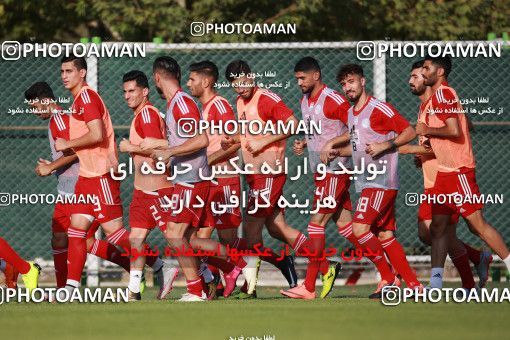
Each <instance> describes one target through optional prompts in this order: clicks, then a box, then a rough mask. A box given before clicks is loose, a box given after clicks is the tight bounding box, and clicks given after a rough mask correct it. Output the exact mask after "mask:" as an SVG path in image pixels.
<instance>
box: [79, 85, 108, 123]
mask: <svg viewBox="0 0 510 340" xmlns="http://www.w3.org/2000/svg"><path fill="white" fill-rule="evenodd" d="M79 109H82V110H83V120H84V121H85V123H88V122H90V121H92V120H94V119H101V118H102V117H103V103H102V101H101V98H99V95H98V94H97V93H95V92H93V91H89V90H85V91H83V92H82V93H81V95H80V105H79Z"/></svg>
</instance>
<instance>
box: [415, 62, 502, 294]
mask: <svg viewBox="0 0 510 340" xmlns="http://www.w3.org/2000/svg"><path fill="white" fill-rule="evenodd" d="M451 69H452V64H451V60H450V58H448V57H429V56H428V57H426V58H425V62H424V64H423V68H422V70H421V73H422V76H423V79H424V84H425V85H426V86H430V88H431V90H432V95H431V96H430V98H429V99H428V101H427V104H426V105H427V106H428V109H427V110H426V112H425V114H426V116H425V121H424V122H421V121H420V122H418V123H417V125H416V132H417V134H418V135H420V136H424V137H427V138H428V139H429V140H430V145H431V146H432V149H433V150H434V154H435V156H436V159H437V166H438V173H437V176H436V180H435V183H434V187H433V188H432V191H431V194H433V195H436V196H438V195H445V197H448V196H449V197H452V195H461V197H462V202H460V203H459V202H457V204H456V202H453V201H452V202H447V203H446V204H436V203H433V204H432V224H431V225H430V236H431V243H432V253H431V262H432V263H431V265H432V271H431V277H430V287H431V288H441V287H442V285H443V270H444V262H445V260H446V254H447V252H448V247H449V245H450V244H452V243H453V242H455V238H456V236H455V225H452V224H451V223H450V218H451V215H453V214H455V213H459V214H460V215H461V216H462V217H463V218H464V220H465V221H466V222H467V224H468V225H469V226H470V228H471V230H473V231H474V232H475V233H476V234H477V235H479V237H480V238H481V239H482V240H483V241H485V243H487V244H488V245H489V247H491V248H492V250H494V252H495V253H496V254H497V255H498V256H499V257H500V258H501V259H502V260H503V262H504V263H505V265H506V267H507V269H510V253H509V251H508V247H507V246H506V244H505V242H504V240H503V238H502V237H501V235H500V233H499V232H498V231H497V230H496V229H495V228H494V227H493V226H492V225H490V224H489V223H487V221H486V220H485V218H484V217H483V213H482V208H483V204H482V203H480V202H478V201H476V202H473V198H474V197H476V196H480V190H479V188H478V185H477V183H476V176H475V158H474V154H473V148H472V145H471V136H470V133H469V128H468V121H467V118H466V115H465V114H464V110H463V108H462V105H461V104H460V100H459V97H458V96H457V93H456V92H455V90H454V89H453V88H452V87H450V86H449V84H448V76H449V74H450V71H451ZM486 261H488V260H486ZM489 261H490V260H489ZM481 281H482V280H481ZM485 281H486V280H485ZM482 283H483V282H482Z"/></svg>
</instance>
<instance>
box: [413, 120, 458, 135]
mask: <svg viewBox="0 0 510 340" xmlns="http://www.w3.org/2000/svg"><path fill="white" fill-rule="evenodd" d="M444 124H445V125H444V126H443V127H440V128H432V127H428V126H427V125H425V124H423V123H421V122H419V123H418V124H416V133H417V134H418V135H420V136H433V137H446V138H448V137H450V138H455V137H459V136H460V128H459V121H458V120H457V118H456V117H451V118H447V119H446V120H445V121H444Z"/></svg>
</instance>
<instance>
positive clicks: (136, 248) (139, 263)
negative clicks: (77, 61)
mask: <svg viewBox="0 0 510 340" xmlns="http://www.w3.org/2000/svg"><path fill="white" fill-rule="evenodd" d="M122 82H123V88H124V99H125V100H126V103H127V105H128V106H129V108H130V109H131V110H133V113H134V117H133V120H132V122H131V129H130V131H129V140H127V139H123V140H122V141H121V142H120V144H119V150H120V152H129V153H130V155H131V157H132V159H133V163H134V168H135V178H134V190H133V199H132V201H131V205H130V206H129V227H130V229H131V230H130V232H129V241H130V243H131V254H142V255H140V256H136V255H135V256H134V258H133V260H132V261H131V270H130V273H129V284H128V289H129V298H130V300H131V301H137V300H141V294H140V293H141V292H140V284H141V281H142V277H143V267H144V265H145V263H146V261H147V260H148V261H149V263H150V264H152V265H153V266H154V265H155V264H156V262H157V261H156V260H157V256H156V257H154V256H150V257H149V258H148V259H146V256H143V253H144V250H145V249H146V243H145V241H146V239H147V236H148V235H149V233H150V231H151V230H152V229H154V228H155V227H158V228H159V229H160V230H161V231H162V232H163V233H164V232H165V229H166V222H167V221H168V217H169V215H170V211H169V210H168V208H167V207H165V203H166V202H167V201H166V198H165V197H167V199H168V200H169V199H170V197H171V196H172V191H173V186H172V183H171V182H170V181H168V180H167V173H166V169H165V171H164V173H162V174H153V173H145V174H144V173H142V167H143V166H144V164H145V165H146V166H148V168H149V169H156V164H155V162H154V160H153V159H152V158H151V157H150V155H151V153H152V152H153V150H152V149H148V150H142V149H141V148H140V143H141V142H142V140H144V139H145V138H157V139H164V138H166V127H165V122H164V120H163V118H162V117H161V115H160V114H159V111H158V109H156V108H155V107H154V106H153V105H152V104H151V102H150V101H149V81H148V80H147V76H146V75H145V73H143V72H141V71H130V72H128V73H126V74H124V76H123V77H122ZM158 266H159V264H158ZM159 269H161V270H159ZM154 270H156V275H157V276H158V281H159V283H160V290H159V293H158V295H157V298H158V299H164V298H165V297H166V296H167V295H168V294H169V293H170V291H171V290H172V284H173V281H174V280H175V278H176V276H177V274H178V272H179V271H178V270H177V268H173V267H170V266H168V265H164V266H163V268H158V267H156V268H154Z"/></svg>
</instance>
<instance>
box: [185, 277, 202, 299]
mask: <svg viewBox="0 0 510 340" xmlns="http://www.w3.org/2000/svg"><path fill="white" fill-rule="evenodd" d="M186 287H187V290H188V293H190V294H193V295H196V296H200V297H201V296H202V291H203V290H204V289H203V286H202V279H200V278H199V279H196V280H186Z"/></svg>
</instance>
